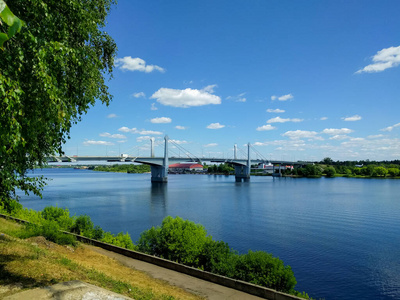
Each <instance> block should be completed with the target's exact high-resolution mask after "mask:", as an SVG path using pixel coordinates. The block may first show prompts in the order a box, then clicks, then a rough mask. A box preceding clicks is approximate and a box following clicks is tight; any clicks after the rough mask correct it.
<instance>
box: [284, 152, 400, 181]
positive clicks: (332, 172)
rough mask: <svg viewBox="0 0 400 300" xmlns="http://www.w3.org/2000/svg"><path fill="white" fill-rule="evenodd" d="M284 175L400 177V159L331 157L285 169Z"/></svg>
mask: <svg viewBox="0 0 400 300" xmlns="http://www.w3.org/2000/svg"><path fill="white" fill-rule="evenodd" d="M283 174H284V175H292V176H296V177H321V176H326V177H336V176H342V177H361V178H399V176H400V161H399V160H395V161H381V162H377V161H369V160H366V161H336V162H334V161H333V160H332V159H330V158H329V157H326V158H324V159H323V160H322V161H320V162H315V163H314V164H311V165H306V166H304V167H301V168H294V169H292V170H285V171H284V172H283Z"/></svg>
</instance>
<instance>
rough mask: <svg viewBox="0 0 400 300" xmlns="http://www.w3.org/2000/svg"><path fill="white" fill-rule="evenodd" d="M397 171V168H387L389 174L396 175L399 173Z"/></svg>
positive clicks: (399, 171)
mask: <svg viewBox="0 0 400 300" xmlns="http://www.w3.org/2000/svg"><path fill="white" fill-rule="evenodd" d="M399 173H400V170H399V169H398V168H388V174H389V176H392V177H396V176H398V175H399Z"/></svg>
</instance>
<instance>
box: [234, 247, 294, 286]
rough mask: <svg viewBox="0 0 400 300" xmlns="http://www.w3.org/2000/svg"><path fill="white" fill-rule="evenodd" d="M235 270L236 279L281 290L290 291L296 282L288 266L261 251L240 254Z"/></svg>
mask: <svg viewBox="0 0 400 300" xmlns="http://www.w3.org/2000/svg"><path fill="white" fill-rule="evenodd" d="M236 270H237V271H236V273H235V278H236V279H240V280H243V281H247V282H251V283H254V284H257V285H261V286H266V287H269V288H273V289H275V290H278V291H282V292H290V291H291V290H293V288H294V286H295V285H296V283H297V282H296V279H295V277H294V275H293V271H292V269H291V268H290V266H285V265H284V264H283V262H282V261H281V260H280V259H279V258H276V257H273V256H272V255H271V254H269V253H266V252H263V251H256V252H253V251H249V252H248V253H247V254H244V255H241V256H240V259H239V260H238V261H237V263H236Z"/></svg>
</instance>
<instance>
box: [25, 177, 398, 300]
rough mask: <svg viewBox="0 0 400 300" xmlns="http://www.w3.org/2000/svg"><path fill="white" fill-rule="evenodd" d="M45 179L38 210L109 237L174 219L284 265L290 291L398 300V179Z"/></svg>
mask: <svg viewBox="0 0 400 300" xmlns="http://www.w3.org/2000/svg"><path fill="white" fill-rule="evenodd" d="M34 175H44V176H45V177H47V178H51V179H52V180H51V181H50V182H49V184H48V186H47V187H46V188H45V190H44V192H43V199H40V198H37V197H33V196H29V197H26V196H22V198H21V201H20V202H21V203H22V204H23V205H24V206H25V207H28V208H33V209H35V210H41V209H43V208H44V207H45V206H48V205H58V206H59V207H63V208H64V207H67V208H68V209H69V210H70V212H71V214H77V215H79V214H87V215H89V216H90V217H91V219H92V221H93V222H94V223H95V225H100V226H101V227H102V228H103V229H104V230H106V231H111V232H112V233H118V232H121V231H123V232H129V234H130V235H131V237H132V240H133V241H134V242H135V241H137V239H138V238H139V235H140V233H141V232H142V231H144V230H146V229H148V228H150V227H151V226H157V225H160V224H161V222H162V220H163V218H164V217H166V216H168V215H170V216H173V217H175V216H180V217H182V218H184V219H189V220H191V221H194V222H196V223H200V224H202V225H204V226H205V228H206V229H207V231H208V233H209V234H210V235H212V236H213V238H214V239H215V240H223V241H225V242H227V243H228V244H229V246H230V247H231V248H233V249H236V250H238V251H239V252H240V253H245V252H247V251H248V250H250V249H251V250H253V251H255V250H263V251H267V252H270V253H272V254H273V255H274V256H277V257H279V258H280V259H282V260H283V261H284V263H285V264H288V265H290V266H291V267H292V269H293V271H294V274H295V277H296V279H297V286H296V289H297V290H299V291H306V292H307V293H308V294H309V295H310V296H312V297H314V298H317V299H318V298H325V299H326V300H330V299H341V300H343V299H374V300H375V299H400V218H399V217H400V197H399V195H400V180H390V179H384V180H379V179H353V178H330V179H328V178H320V179H306V178H298V179H293V178H272V177H254V176H253V177H251V180H250V182H248V183H244V182H242V183H236V182H235V178H234V177H233V176H214V175H169V178H168V180H169V182H168V184H166V185H154V184H151V182H150V174H122V173H105V172H94V171H88V170H75V169H46V170H42V171H38V170H36V171H35V173H34Z"/></svg>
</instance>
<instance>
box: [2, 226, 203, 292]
mask: <svg viewBox="0 0 400 300" xmlns="http://www.w3.org/2000/svg"><path fill="white" fill-rule="evenodd" d="M23 230H24V227H23V226H21V225H19V224H16V223H14V222H12V221H7V220H4V219H0V260H1V272H0V298H4V297H6V296H10V295H13V294H16V293H18V292H20V291H24V290H27V289H32V288H36V287H44V286H48V285H53V284H56V283H60V282H65V281H72V280H81V281H84V282H87V283H90V284H93V285H95V286H99V287H102V288H105V289H107V290H110V291H113V292H116V293H119V294H122V295H124V296H127V297H131V298H134V299H202V297H200V296H198V295H196V294H194V293H191V292H188V291H185V290H184V289H182V288H179V287H177V286H173V285H170V284H167V283H166V282H165V281H163V280H159V279H155V278H152V277H151V276H149V275H148V274H146V273H144V272H141V271H137V270H135V269H132V268H129V267H126V266H124V265H123V264H121V263H120V262H118V261H116V260H114V259H112V258H110V257H107V256H106V255H104V254H101V253H98V251H97V252H96V251H94V250H93V249H91V248H90V247H88V246H84V245H82V244H79V245H78V246H77V247H70V246H60V245H58V244H55V243H52V242H50V241H48V240H46V239H45V238H43V237H32V238H29V239H26V240H23V239H19V238H17V237H16V235H18V233H20V232H21V231H23Z"/></svg>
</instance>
